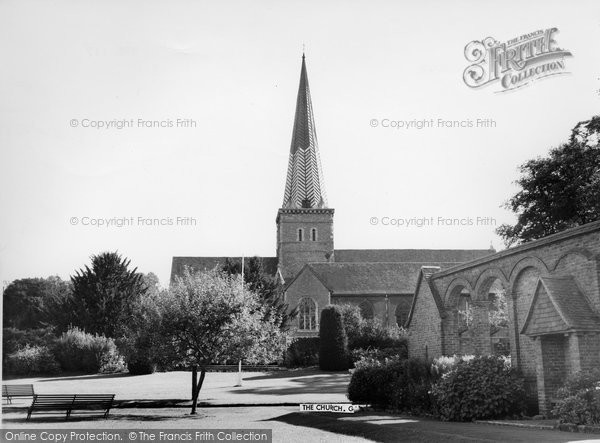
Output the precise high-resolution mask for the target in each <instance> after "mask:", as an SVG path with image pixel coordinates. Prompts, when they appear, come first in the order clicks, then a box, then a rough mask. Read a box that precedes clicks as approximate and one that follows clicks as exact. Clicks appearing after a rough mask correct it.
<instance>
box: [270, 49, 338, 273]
mask: <svg viewBox="0 0 600 443" xmlns="http://www.w3.org/2000/svg"><path fill="white" fill-rule="evenodd" d="M323 185H324V183H323V169H322V167H321V160H320V158H319V147H318V144H317V132H316V130H315V121H314V116H313V110H312V102H311V98H310V89H309V87H308V76H307V74H306V61H305V57H304V54H302V69H301V71H300V87H299V88H298V98H297V100H296V116H295V118H294V130H293V133H292V145H291V148H290V159H289V162H288V170H287V178H286V182H285V193H284V197H283V205H282V207H281V209H279V211H278V212H277V220H276V222H277V258H278V263H279V265H278V266H279V272H280V273H281V276H282V277H283V279H284V280H285V281H286V282H287V281H289V280H290V279H291V278H293V277H294V276H295V275H296V274H297V273H298V271H300V269H302V267H303V266H304V265H305V264H306V263H322V262H332V261H333V260H334V257H333V212H334V210H333V209H331V208H328V207H327V198H326V196H325V189H324V186H323Z"/></svg>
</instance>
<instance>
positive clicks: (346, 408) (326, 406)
mask: <svg viewBox="0 0 600 443" xmlns="http://www.w3.org/2000/svg"><path fill="white" fill-rule="evenodd" d="M359 410H360V407H359V406H358V405H352V404H349V403H308V404H301V405H300V412H338V413H342V414H354V413H355V412H356V411H359Z"/></svg>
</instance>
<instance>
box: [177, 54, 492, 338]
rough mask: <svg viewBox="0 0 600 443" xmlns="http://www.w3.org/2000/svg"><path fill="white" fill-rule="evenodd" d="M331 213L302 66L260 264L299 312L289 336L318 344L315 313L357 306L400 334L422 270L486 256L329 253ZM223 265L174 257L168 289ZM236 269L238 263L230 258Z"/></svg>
mask: <svg viewBox="0 0 600 443" xmlns="http://www.w3.org/2000/svg"><path fill="white" fill-rule="evenodd" d="M333 220H334V209H333V208H331V207H330V206H329V204H328V202H327V197H326V193H325V187H324V180H323V171H322V167H321V160H320V157H319V147H318V143H317V132H316V127H315V121H314V116H313V109H312V101H311V96H310V88H309V84H308V75H307V70H306V60H305V56H304V54H303V55H302V66H301V71H300V85H299V88H298V96H297V99H296V113H295V117H294V127H293V131H292V142H291V147H290V154H289V162H288V168H287V176H286V182H285V189H284V195H283V204H282V205H281V208H279V209H278V211H277V217H276V219H275V223H276V229H277V250H276V256H275V257H261V259H262V264H263V267H264V270H265V271H266V272H268V273H270V274H271V275H273V276H276V278H278V279H279V280H280V282H281V283H282V284H283V285H284V288H285V292H284V294H285V295H284V297H285V302H286V303H287V304H288V306H289V307H290V309H294V308H298V316H297V317H296V320H295V324H294V325H292V329H293V331H294V335H295V336H299V337H302V336H306V337H310V336H317V335H318V333H319V313H320V311H321V310H322V309H323V308H324V307H325V306H327V305H329V304H353V305H358V306H359V307H360V309H361V312H362V315H363V317H364V318H377V319H379V320H381V321H382V322H383V323H384V324H386V325H390V326H391V325H395V324H397V325H399V326H404V325H405V324H406V322H407V320H408V318H409V313H410V311H411V304H412V301H413V298H414V295H415V289H416V287H417V280H418V277H419V275H420V272H421V269H422V268H435V269H436V270H444V269H447V268H451V267H453V266H457V265H459V264H461V263H465V262H470V261H472V260H476V259H479V258H482V257H485V256H488V255H490V254H492V253H494V252H495V251H494V250H493V249H469V250H454V249H452V250H450V249H335V247H334V229H333ZM226 258H227V257H173V261H172V266H171V282H173V281H174V279H175V278H176V277H177V276H178V275H181V274H182V273H183V270H184V268H185V267H189V268H191V269H194V270H197V271H202V270H209V269H213V268H215V267H217V266H222V265H223V264H224V263H225V260H226ZM231 259H232V260H234V261H238V262H239V261H241V257H231Z"/></svg>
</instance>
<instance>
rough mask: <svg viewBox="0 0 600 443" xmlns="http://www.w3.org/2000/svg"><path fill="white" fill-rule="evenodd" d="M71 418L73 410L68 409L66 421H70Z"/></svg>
mask: <svg viewBox="0 0 600 443" xmlns="http://www.w3.org/2000/svg"><path fill="white" fill-rule="evenodd" d="M70 416H71V409H67V416H66V417H65V420H68V419H69V417H70Z"/></svg>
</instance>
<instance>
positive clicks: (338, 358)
mask: <svg viewBox="0 0 600 443" xmlns="http://www.w3.org/2000/svg"><path fill="white" fill-rule="evenodd" d="M319 338H320V340H319V343H320V349H319V366H320V368H321V369H324V370H326V371H341V370H343V369H347V368H348V337H347V336H346V330H345V329H344V321H343V319H342V313H341V309H340V308H339V307H338V306H335V305H330V306H326V307H325V308H324V309H323V311H322V312H321V329H320V331H319Z"/></svg>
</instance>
